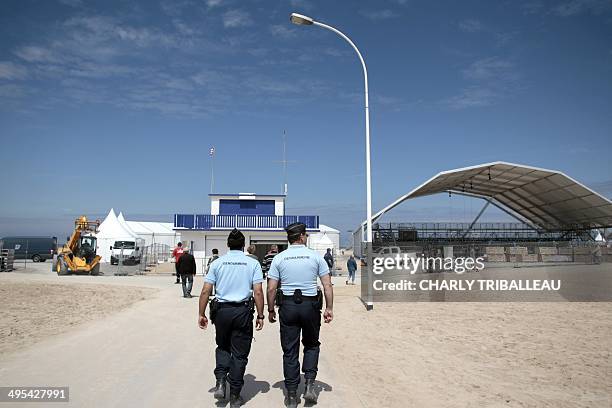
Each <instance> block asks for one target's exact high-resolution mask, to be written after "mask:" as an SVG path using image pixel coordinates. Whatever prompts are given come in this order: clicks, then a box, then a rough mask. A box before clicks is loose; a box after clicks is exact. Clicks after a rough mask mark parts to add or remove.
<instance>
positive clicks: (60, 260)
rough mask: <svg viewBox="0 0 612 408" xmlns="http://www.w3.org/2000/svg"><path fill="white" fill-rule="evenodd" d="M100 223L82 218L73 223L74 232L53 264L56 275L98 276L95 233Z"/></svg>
mask: <svg viewBox="0 0 612 408" xmlns="http://www.w3.org/2000/svg"><path fill="white" fill-rule="evenodd" d="M99 226H100V221H99V220H96V221H88V220H87V217H85V216H82V217H79V218H77V219H76V220H75V221H74V232H73V233H72V235H71V236H70V238H68V242H66V245H64V246H63V247H61V248H59V249H58V251H57V258H56V259H55V260H54V262H53V270H55V271H56V272H57V274H58V275H70V274H73V273H74V274H83V275H99V274H100V259H101V258H100V256H99V255H96V242H97V239H96V237H95V235H94V234H95V233H97V232H98V227H99Z"/></svg>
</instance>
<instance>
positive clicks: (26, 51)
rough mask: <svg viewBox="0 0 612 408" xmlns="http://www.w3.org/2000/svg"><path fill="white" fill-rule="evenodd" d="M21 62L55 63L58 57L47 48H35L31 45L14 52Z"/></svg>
mask: <svg viewBox="0 0 612 408" xmlns="http://www.w3.org/2000/svg"><path fill="white" fill-rule="evenodd" d="M15 55H17V56H18V57H19V58H21V59H22V60H25V61H27V62H57V61H58V57H57V56H56V55H55V54H54V53H53V51H51V50H50V49H48V48H43V47H36V46H33V45H29V46H25V47H21V48H18V49H17V50H16V51H15Z"/></svg>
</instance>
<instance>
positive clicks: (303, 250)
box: [268, 223, 334, 407]
mask: <svg viewBox="0 0 612 408" xmlns="http://www.w3.org/2000/svg"><path fill="white" fill-rule="evenodd" d="M286 231H287V239H288V241H289V248H287V249H286V250H285V251H283V252H281V253H280V254H278V255H277V256H276V257H274V260H273V261H272V265H271V266H270V273H269V275H268V278H269V280H268V320H269V321H270V323H274V322H275V321H276V311H275V310H274V299H275V297H276V289H277V287H278V284H279V282H280V287H281V291H282V296H281V297H282V299H279V300H280V301H281V306H280V309H279V318H280V337H281V346H282V349H283V373H284V376H285V388H286V389H287V400H286V401H285V402H286V405H287V406H288V407H297V403H298V398H297V389H298V385H299V383H300V361H299V353H300V335H301V337H302V344H303V345H304V360H303V364H302V371H303V372H304V379H305V380H306V381H305V382H306V388H305V392H304V399H305V400H306V402H308V403H316V402H317V394H316V393H315V390H314V381H315V379H316V377H317V370H318V364H319V349H320V344H321V343H320V342H319V331H320V328H321V308H322V304H323V300H322V296H323V295H322V294H321V293H320V291H319V290H317V278H319V279H320V280H321V283H322V285H323V293H324V295H325V312H324V313H323V319H324V320H325V323H330V322H331V321H332V320H333V318H334V313H333V303H334V293H333V287H332V283H331V277H330V274H329V268H328V266H327V263H326V262H325V260H324V259H323V258H322V257H321V255H319V254H317V253H316V252H315V251H313V250H311V249H309V248H307V247H306V241H307V239H308V234H307V233H306V225H305V224H303V223H294V224H291V225H289V226H287V228H286Z"/></svg>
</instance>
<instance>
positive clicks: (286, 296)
mask: <svg viewBox="0 0 612 408" xmlns="http://www.w3.org/2000/svg"><path fill="white" fill-rule="evenodd" d="M283 299H286V300H292V299H293V295H285V294H283ZM302 299H305V300H317V296H316V295H315V296H304V295H302Z"/></svg>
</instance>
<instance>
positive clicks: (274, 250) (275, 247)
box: [270, 244, 278, 252]
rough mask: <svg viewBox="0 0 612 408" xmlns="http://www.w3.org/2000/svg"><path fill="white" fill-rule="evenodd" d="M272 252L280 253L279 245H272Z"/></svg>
mask: <svg viewBox="0 0 612 408" xmlns="http://www.w3.org/2000/svg"><path fill="white" fill-rule="evenodd" d="M270 251H272V252H278V245H276V244H272V245H271V246H270Z"/></svg>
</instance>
